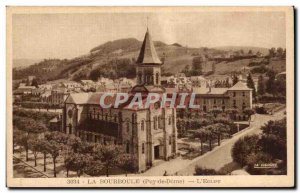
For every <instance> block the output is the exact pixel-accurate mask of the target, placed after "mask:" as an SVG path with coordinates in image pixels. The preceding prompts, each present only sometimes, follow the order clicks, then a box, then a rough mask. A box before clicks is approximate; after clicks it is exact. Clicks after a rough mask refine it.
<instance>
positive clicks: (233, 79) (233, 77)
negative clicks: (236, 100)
mask: <svg viewBox="0 0 300 193" xmlns="http://www.w3.org/2000/svg"><path fill="white" fill-rule="evenodd" d="M238 81H239V78H238V77H237V75H236V74H234V75H233V76H232V86H233V85H235V84H236V83H237V82H238Z"/></svg>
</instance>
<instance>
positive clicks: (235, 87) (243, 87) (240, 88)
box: [228, 81, 252, 90]
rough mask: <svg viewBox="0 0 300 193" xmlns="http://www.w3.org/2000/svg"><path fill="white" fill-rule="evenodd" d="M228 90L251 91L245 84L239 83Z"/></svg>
mask: <svg viewBox="0 0 300 193" xmlns="http://www.w3.org/2000/svg"><path fill="white" fill-rule="evenodd" d="M228 90H252V89H251V88H249V87H248V86H247V85H246V84H245V83H243V82H241V81H239V82H237V83H236V84H235V85H233V86H232V87H231V88H229V89H228Z"/></svg>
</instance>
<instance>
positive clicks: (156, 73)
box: [136, 28, 162, 86]
mask: <svg viewBox="0 0 300 193" xmlns="http://www.w3.org/2000/svg"><path fill="white" fill-rule="evenodd" d="M136 63H137V67H136V74H137V77H136V78H137V84H138V85H146V86H160V81H161V65H162V62H161V60H160V59H159V57H158V56H157V53H156V50H155V47H154V43H153V41H152V39H151V35H150V32H149V29H148V28H147V31H146V34H145V38H144V41H143V44H142V47H141V50H140V54H139V56H138V59H137V61H136Z"/></svg>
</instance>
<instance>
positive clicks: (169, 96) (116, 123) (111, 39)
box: [6, 6, 296, 188]
mask: <svg viewBox="0 0 300 193" xmlns="http://www.w3.org/2000/svg"><path fill="white" fill-rule="evenodd" d="M6 12H7V29H6V30H7V33H6V34H7V47H6V49H7V50H6V51H7V64H6V69H7V72H6V76H7V93H6V97H7V104H6V105H7V128H6V134H7V139H6V144H7V146H6V148H7V154H6V156H7V158H6V160H7V186H8V187H214V188H216V187H293V186H294V178H295V171H294V167H295V164H296V163H295V159H294V156H295V155H294V148H295V147H294V138H295V136H294V134H295V131H294V9H293V7H14V6H12V7H11V6H8V7H7V8H6Z"/></svg>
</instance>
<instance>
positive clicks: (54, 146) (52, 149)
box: [49, 140, 61, 177]
mask: <svg viewBox="0 0 300 193" xmlns="http://www.w3.org/2000/svg"><path fill="white" fill-rule="evenodd" d="M60 150H61V144H59V143H58V142H56V141H54V140H50V141H49V154H50V155H51V157H52V161H53V176H54V177H56V159H57V157H58V156H59V153H60Z"/></svg>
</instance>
